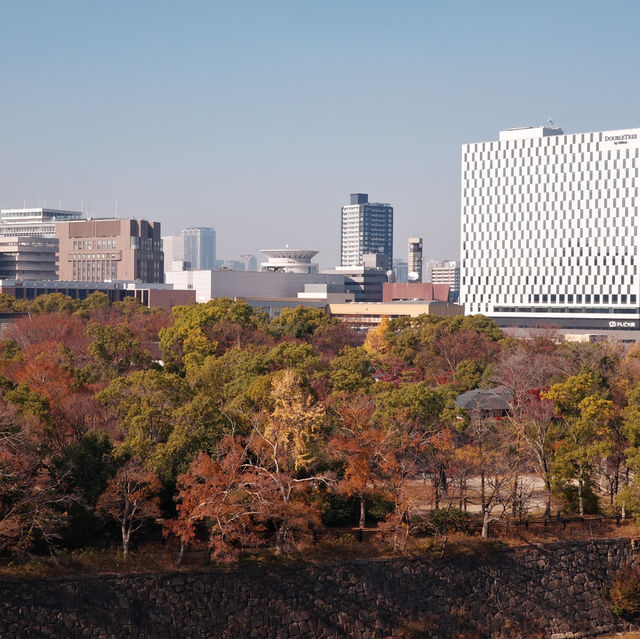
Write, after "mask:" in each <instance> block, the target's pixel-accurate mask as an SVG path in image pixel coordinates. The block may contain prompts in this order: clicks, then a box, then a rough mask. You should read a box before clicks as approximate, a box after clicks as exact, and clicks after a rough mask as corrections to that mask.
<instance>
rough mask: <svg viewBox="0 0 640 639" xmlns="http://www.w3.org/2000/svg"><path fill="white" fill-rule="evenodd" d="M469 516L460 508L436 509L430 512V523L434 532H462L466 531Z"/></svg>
mask: <svg viewBox="0 0 640 639" xmlns="http://www.w3.org/2000/svg"><path fill="white" fill-rule="evenodd" d="M470 519H471V515H470V514H469V513H468V512H465V511H464V510H461V509H460V508H438V509H437V510H434V511H432V512H431V523H432V525H433V526H434V528H435V529H436V532H437V533H438V534H440V535H443V534H444V533H446V532H449V531H451V532H463V531H465V530H467V529H468V527H469V521H470Z"/></svg>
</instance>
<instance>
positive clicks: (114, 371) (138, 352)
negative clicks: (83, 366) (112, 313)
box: [86, 322, 151, 378]
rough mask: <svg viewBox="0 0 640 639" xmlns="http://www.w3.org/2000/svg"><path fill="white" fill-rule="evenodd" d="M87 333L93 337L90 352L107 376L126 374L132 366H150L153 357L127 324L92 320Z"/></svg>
mask: <svg viewBox="0 0 640 639" xmlns="http://www.w3.org/2000/svg"><path fill="white" fill-rule="evenodd" d="M86 333H87V335H88V336H89V337H91V338H92V339H93V341H92V342H91V344H90V345H89V353H90V354H91V355H92V357H93V358H94V360H95V362H96V364H97V366H98V369H99V371H100V373H101V375H102V377H105V378H113V377H118V376H121V375H124V374H125V373H126V372H127V371H129V370H130V369H132V368H136V367H140V366H148V365H149V364H150V363H151V357H150V355H149V353H148V352H146V351H143V350H142V348H141V346H140V341H139V340H138V339H137V338H136V336H135V335H134V334H133V331H132V330H131V329H130V328H129V327H128V326H126V325H125V324H117V325H115V326H114V325H111V324H101V323H99V322H90V323H89V325H88V326H87V329H86Z"/></svg>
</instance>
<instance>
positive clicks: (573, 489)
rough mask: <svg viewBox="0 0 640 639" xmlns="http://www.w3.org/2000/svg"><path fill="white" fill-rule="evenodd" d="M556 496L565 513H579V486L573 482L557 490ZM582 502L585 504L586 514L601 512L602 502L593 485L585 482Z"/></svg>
mask: <svg viewBox="0 0 640 639" xmlns="http://www.w3.org/2000/svg"><path fill="white" fill-rule="evenodd" d="M555 496H556V497H557V498H558V500H559V501H560V504H561V510H563V511H564V512H565V513H577V512H578V511H579V507H578V487H577V486H573V485H571V484H569V485H566V486H562V487H560V488H557V489H556V490H555ZM582 502H583V504H584V514H585V515H597V514H598V513H599V512H600V503H599V501H598V495H596V493H595V491H594V489H593V486H592V485H591V484H590V483H585V485H584V488H583V489H582Z"/></svg>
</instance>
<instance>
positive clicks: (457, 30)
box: [0, 0, 640, 266]
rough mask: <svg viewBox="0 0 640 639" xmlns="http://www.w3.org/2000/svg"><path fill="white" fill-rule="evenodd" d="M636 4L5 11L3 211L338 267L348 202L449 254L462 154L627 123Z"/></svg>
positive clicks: (24, 4)
mask: <svg viewBox="0 0 640 639" xmlns="http://www.w3.org/2000/svg"><path fill="white" fill-rule="evenodd" d="M639 21H640V3H638V2H616V1H613V2H592V1H589V0H580V1H578V0H576V1H573V0H572V1H556V2H546V1H538V2H524V1H522V2H515V1H514V2H492V1H484V2H481V1H479V0H476V1H463V0H461V1H458V2H456V1H453V0H449V1H441V2H440V1H431V2H427V1H424V2H412V1H405V2H402V1H398V2H394V3H392V2H377V1H375V0H368V1H359V0H353V1H349V0H342V1H341V2H338V1H333V0H326V1H324V2H318V1H317V0H316V1H313V2H312V1H306V0H297V1H294V0H291V1H290V2H284V1H266V0H262V1H257V0H256V1H246V2H243V1H241V0H236V1H235V2H215V1H209V2H204V1H196V0H191V1H189V0H185V1H183V2H178V1H177V0H176V1H174V2H164V1H159V0H155V1H142V0H138V1H136V0H133V1H131V0H129V1H127V2H125V1H124V0H121V1H119V2H116V1H110V2H98V1H97V0H94V1H91V2H89V1H83V2H80V1H76V2H74V1H68V0H55V1H54V0H47V1H43V2H33V1H29V0H0V122H1V123H2V128H1V129H0V131H1V136H0V206H1V207H15V206H22V205H23V203H24V202H25V201H26V204H27V205H33V206H37V205H44V203H45V201H46V204H47V205H48V206H58V205H59V204H60V203H62V206H63V207H67V208H79V207H80V206H81V204H82V205H83V206H84V207H85V208H89V209H90V210H91V211H93V213H94V214H95V215H96V216H106V215H111V214H113V213H114V211H115V207H116V201H117V203H118V213H119V215H120V216H123V217H125V216H136V217H144V218H147V219H156V220H159V221H160V222H162V224H163V232H164V233H175V232H178V231H179V230H180V229H181V228H182V227H184V226H195V225H208V226H214V227H215V228H216V230H217V232H218V254H219V257H226V258H235V257H237V256H238V255H239V254H241V253H245V252H252V253H254V254H258V250H259V249H260V248H272V247H280V246H283V245H284V244H285V243H287V244H289V245H290V246H296V247H299V248H313V249H317V250H319V251H320V254H319V255H318V260H319V261H320V263H321V264H322V265H324V266H329V265H333V264H335V263H336V261H337V259H338V256H339V238H340V223H339V220H340V205H341V204H344V203H346V202H347V201H348V196H349V193H351V192H355V191H363V192H368V193H369V194H370V197H371V199H372V200H377V201H385V202H391V203H392V204H393V205H394V207H395V253H396V256H397V257H403V258H405V259H406V240H407V237H409V236H413V235H422V236H423V237H424V238H425V257H427V258H431V257H434V258H451V257H457V255H458V250H459V246H458V245H459V206H460V202H459V188H460V187H459V184H460V176H459V171H460V145H461V144H462V143H464V142H473V141H481V140H489V139H496V138H497V134H498V131H499V130H500V129H504V128H508V127H512V126H521V125H531V124H540V123H542V122H544V121H545V120H547V119H548V118H549V117H551V118H552V119H553V121H554V122H555V123H556V124H557V125H559V126H561V127H563V128H564V130H565V132H578V131H594V130H601V129H617V128H630V127H636V126H640V85H639V83H638V82H637V76H638V71H637V67H638V62H639V61H640V39H638V37H637V24H638V22H639Z"/></svg>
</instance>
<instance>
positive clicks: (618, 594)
mask: <svg viewBox="0 0 640 639" xmlns="http://www.w3.org/2000/svg"><path fill="white" fill-rule="evenodd" d="M609 599H610V600H611V610H612V612H613V613H614V614H616V615H618V616H619V617H637V616H639V615H640V570H638V569H635V570H622V571H620V572H619V573H618V574H617V576H616V578H615V580H614V582H613V584H612V585H611V588H610V589H609Z"/></svg>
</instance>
